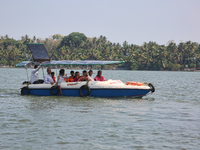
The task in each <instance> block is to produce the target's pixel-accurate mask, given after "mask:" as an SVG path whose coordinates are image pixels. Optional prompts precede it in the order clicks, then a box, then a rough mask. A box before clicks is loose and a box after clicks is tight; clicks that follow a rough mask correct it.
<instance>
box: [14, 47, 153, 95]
mask: <svg viewBox="0 0 200 150" xmlns="http://www.w3.org/2000/svg"><path fill="white" fill-rule="evenodd" d="M28 46H29V48H30V47H32V48H33V49H34V51H33V52H32V54H34V55H33V56H32V57H33V61H23V62H21V63H19V64H17V65H16V67H25V68H26V70H27V65H28V64H30V63H38V61H40V62H41V61H45V62H44V63H43V64H41V66H53V65H87V66H88V65H111V64H121V63H124V61H96V60H60V61H51V60H50V59H49V58H48V55H47V54H46V52H47V51H46V50H45V49H44V46H43V45H41V44H29V45H28ZM38 47H39V48H40V55H38V54H37V56H36V53H35V52H36V51H38V49H39V48H38ZM41 47H42V48H41ZM33 49H31V48H30V50H33ZM41 49H43V50H44V51H46V52H44V51H43V52H41ZM42 55H45V57H43V56H42ZM39 57H42V58H39ZM44 58H45V59H44ZM34 60H37V61H34ZM43 74H44V73H43ZM27 77H28V73H27ZM60 87H61V89H62V94H63V96H72V97H106V98H114V97H140V98H141V97H143V96H146V95H147V94H150V93H153V92H154V91H155V88H154V86H153V85H152V84H151V83H145V82H134V81H127V82H126V83H123V82H122V81H121V80H112V79H109V80H107V81H89V80H88V81H78V82H66V83H61V85H60ZM21 95H36V96H59V95H60V89H59V87H58V85H57V83H55V84H54V85H51V84H45V83H43V84H30V82H29V79H28V81H25V82H23V84H22V86H21Z"/></svg>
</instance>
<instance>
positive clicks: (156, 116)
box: [0, 68, 200, 150]
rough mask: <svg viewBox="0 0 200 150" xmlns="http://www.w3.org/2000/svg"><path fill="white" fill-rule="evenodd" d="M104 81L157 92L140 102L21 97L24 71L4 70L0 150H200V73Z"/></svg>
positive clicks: (130, 75) (142, 74)
mask: <svg viewBox="0 0 200 150" xmlns="http://www.w3.org/2000/svg"><path fill="white" fill-rule="evenodd" d="M28 71H29V75H30V71H31V70H28ZM54 71H55V70H54ZM45 72H46V71H45ZM68 72H69V70H68V71H67V73H68ZM94 72H96V71H94ZM103 75H104V77H105V78H106V79H108V78H113V79H121V80H122V81H123V82H125V81H127V80H134V81H144V82H151V83H152V84H153V85H154V86H155V88H156V92H155V93H153V94H152V95H148V96H146V97H143V98H142V99H134V98H114V99H104V98H80V97H77V98H74V97H61V96H58V97H56V96H55V97H38V96H21V95H20V86H21V83H22V82H23V81H25V80H26V78H27V76H26V71H25V69H2V68H1V69H0V129H1V130H0V149H48V150H49V149H72V150H75V149H76V150H78V149H81V150H82V149H86V150H90V149H91V150H94V149H103V150H104V149H109V150H110V149H111V150H112V149H113V150H115V149H116V150H124V149H148V150H149V149H182V150H184V149H187V150H188V149H191V150H195V149H199V147H200V95H199V93H200V88H199V85H200V72H159V71H107V70H105V71H103ZM39 76H40V77H42V73H41V71H40V74H39Z"/></svg>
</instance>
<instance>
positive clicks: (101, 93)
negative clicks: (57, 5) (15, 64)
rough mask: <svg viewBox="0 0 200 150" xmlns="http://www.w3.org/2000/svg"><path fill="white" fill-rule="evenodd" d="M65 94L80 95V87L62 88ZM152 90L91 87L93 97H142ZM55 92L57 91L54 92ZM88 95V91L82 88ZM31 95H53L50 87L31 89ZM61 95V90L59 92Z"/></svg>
mask: <svg viewBox="0 0 200 150" xmlns="http://www.w3.org/2000/svg"><path fill="white" fill-rule="evenodd" d="M62 92H63V96H76V97H79V96H80V95H79V89H62ZM149 92H150V90H143V89H141V90H140V89H91V93H90V96H92V97H142V96H145V95H146V94H147V93H149ZM54 93H55V92H54ZM82 93H83V94H84V95H86V93H87V91H86V90H82ZM30 95H38V96H52V94H51V93H50V90H49V89H30ZM58 95H60V92H59V93H58Z"/></svg>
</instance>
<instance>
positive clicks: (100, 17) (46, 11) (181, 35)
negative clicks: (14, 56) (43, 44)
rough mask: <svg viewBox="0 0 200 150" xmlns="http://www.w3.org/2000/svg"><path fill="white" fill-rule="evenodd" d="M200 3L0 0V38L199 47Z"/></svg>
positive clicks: (170, 0)
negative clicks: (78, 37)
mask: <svg viewBox="0 0 200 150" xmlns="http://www.w3.org/2000/svg"><path fill="white" fill-rule="evenodd" d="M199 8H200V0H0V36H5V35H6V34H7V35H8V36H9V37H10V38H14V39H16V40H20V39H21V37H22V36H24V35H26V34H27V35H28V36H29V37H30V38H32V37H33V36H36V38H39V37H40V38H43V39H45V38H48V37H49V36H52V35H54V34H61V35H63V36H67V35H69V34H70V33H72V32H80V33H84V34H85V35H86V36H87V37H90V38H92V37H100V35H103V36H106V38H107V40H109V41H110V42H112V43H120V44H123V42H124V41H127V42H128V44H136V45H142V44H143V43H144V42H147V43H148V42H149V41H153V42H156V43H158V44H160V45H161V44H165V45H167V43H168V41H171V40H173V41H174V42H176V43H177V44H178V43H180V42H186V41H189V40H190V41H192V42H198V43H200V9H199Z"/></svg>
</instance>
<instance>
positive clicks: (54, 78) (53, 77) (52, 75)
mask: <svg viewBox="0 0 200 150" xmlns="http://www.w3.org/2000/svg"><path fill="white" fill-rule="evenodd" d="M54 75H55V73H54V72H51V77H52V79H53V82H54V83H56V77H55V76H54Z"/></svg>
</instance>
